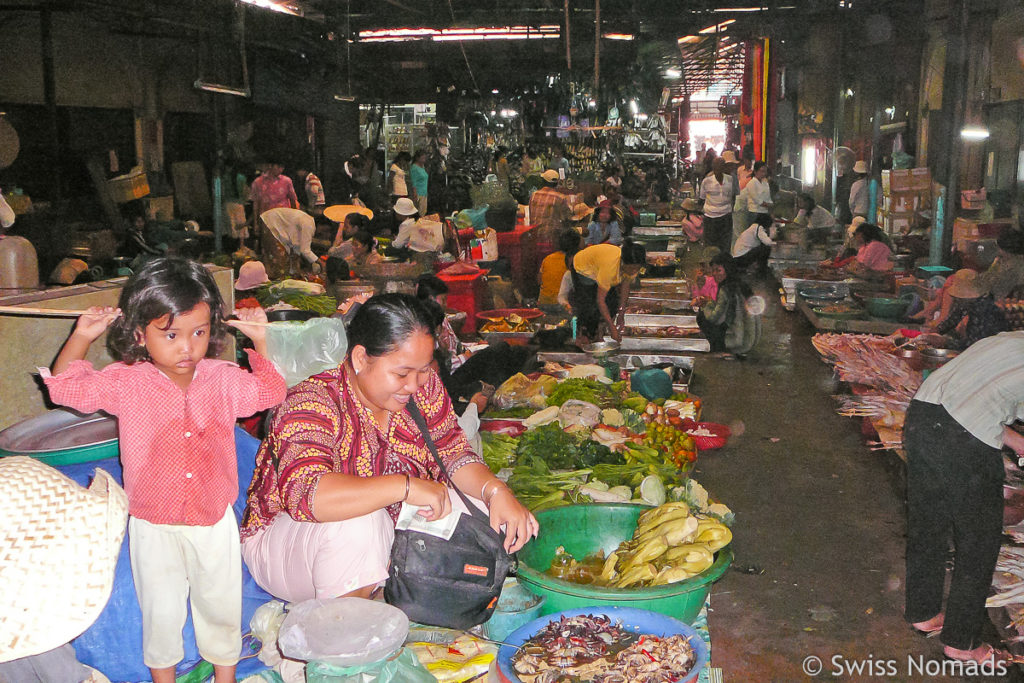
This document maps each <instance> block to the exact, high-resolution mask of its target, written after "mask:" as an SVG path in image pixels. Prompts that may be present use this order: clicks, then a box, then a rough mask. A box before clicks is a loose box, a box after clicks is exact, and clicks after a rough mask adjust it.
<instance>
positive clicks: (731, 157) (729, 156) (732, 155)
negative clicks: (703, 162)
mask: <svg viewBox="0 0 1024 683" xmlns="http://www.w3.org/2000/svg"><path fill="white" fill-rule="evenodd" d="M722 161H724V162H725V163H727V164H739V163H740V162H739V159H737V158H736V152H734V151H732V150H731V149H727V150H725V151H724V152H722Z"/></svg>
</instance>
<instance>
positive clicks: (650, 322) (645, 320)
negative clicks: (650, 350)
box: [623, 313, 697, 327]
mask: <svg viewBox="0 0 1024 683" xmlns="http://www.w3.org/2000/svg"><path fill="white" fill-rule="evenodd" d="M623 322H624V323H625V324H626V326H627V327H628V326H636V325H643V326H645V327H673V326H674V327H693V326H695V325H696V324H697V316H696V315H659V314H656V313H627V314H626V315H625V316H624V318H623Z"/></svg>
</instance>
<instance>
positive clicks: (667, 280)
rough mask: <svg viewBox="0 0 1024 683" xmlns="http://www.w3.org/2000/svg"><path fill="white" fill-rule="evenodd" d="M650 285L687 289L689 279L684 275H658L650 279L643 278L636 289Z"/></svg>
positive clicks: (658, 287) (646, 287) (661, 287)
mask: <svg viewBox="0 0 1024 683" xmlns="http://www.w3.org/2000/svg"><path fill="white" fill-rule="evenodd" d="M652 285H653V286H654V288H655V289H673V288H678V289H689V287H690V281H689V280H687V279H686V278H685V277H659V278H654V279H650V280H649V279H647V278H643V279H641V280H640V286H639V287H638V288H637V289H649V288H650V286H652Z"/></svg>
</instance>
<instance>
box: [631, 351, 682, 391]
mask: <svg viewBox="0 0 1024 683" xmlns="http://www.w3.org/2000/svg"><path fill="white" fill-rule="evenodd" d="M613 360H615V362H617V363H618V364H619V367H621V368H624V369H626V370H635V369H636V368H637V367H641V366H642V367H645V368H646V367H666V366H671V367H672V389H673V390H675V391H682V392H687V391H689V390H690V385H691V384H693V365H694V358H693V356H663V355H651V354H629V355H620V356H616V357H615V358H614V359H613ZM638 360H639V361H640V366H638V365H636V361H638Z"/></svg>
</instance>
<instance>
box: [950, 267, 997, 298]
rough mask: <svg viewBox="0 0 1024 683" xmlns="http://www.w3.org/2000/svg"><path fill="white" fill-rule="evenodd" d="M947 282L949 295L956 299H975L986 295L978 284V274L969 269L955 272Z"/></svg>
mask: <svg viewBox="0 0 1024 683" xmlns="http://www.w3.org/2000/svg"><path fill="white" fill-rule="evenodd" d="M949 281H950V285H949V290H948V291H949V295H950V296H952V297H956V298H957V299H977V298H978V297H979V296H984V295H985V294H986V293H987V292H985V288H984V287H983V286H982V284H981V283H980V282H978V272H977V271H976V270H971V269H970V268H964V269H962V270H958V271H956V272H955V273H953V275H951V276H950V278H949Z"/></svg>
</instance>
